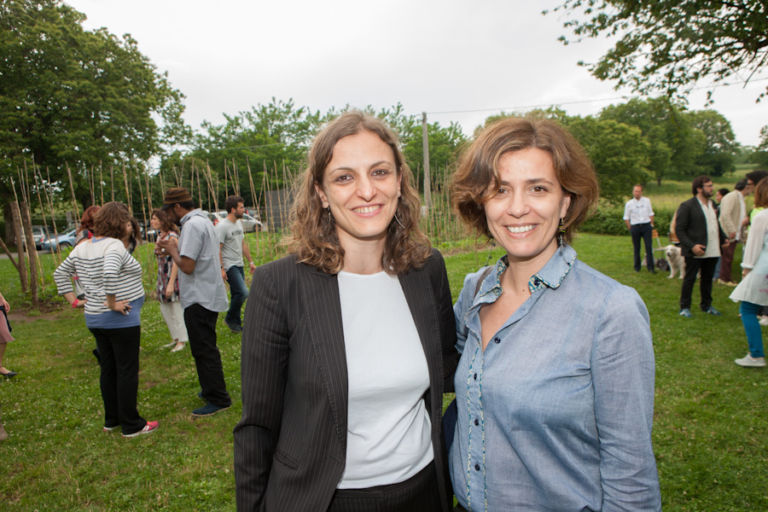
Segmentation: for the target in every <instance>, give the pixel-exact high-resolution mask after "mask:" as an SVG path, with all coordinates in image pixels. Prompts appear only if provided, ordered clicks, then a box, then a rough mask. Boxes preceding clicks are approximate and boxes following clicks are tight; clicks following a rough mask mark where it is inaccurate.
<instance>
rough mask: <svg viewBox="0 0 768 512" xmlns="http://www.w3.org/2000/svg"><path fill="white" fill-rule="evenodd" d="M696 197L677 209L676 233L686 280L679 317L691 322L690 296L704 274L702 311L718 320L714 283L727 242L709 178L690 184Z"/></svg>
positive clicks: (701, 285) (702, 280)
mask: <svg viewBox="0 0 768 512" xmlns="http://www.w3.org/2000/svg"><path fill="white" fill-rule="evenodd" d="M691 192H692V193H693V197H692V198H690V199H688V200H687V201H684V202H683V203H681V204H680V206H679V207H678V208H677V213H676V217H675V218H676V224H675V233H677V238H678V239H680V248H681V250H682V254H683V257H684V258H685V277H684V278H683V286H682V289H681V290H680V316H682V317H685V318H691V317H692V316H693V315H692V313H691V294H692V293H693V285H694V284H695V283H696V276H697V275H698V274H699V271H701V282H700V284H699V286H700V287H701V303H700V304H699V307H700V308H701V310H702V311H703V312H705V313H707V314H709V315H715V316H719V315H720V312H719V311H718V310H717V309H715V308H714V307H713V306H712V280H713V277H714V271H715V265H716V264H717V259H718V258H719V257H720V247H721V246H722V245H723V244H725V243H726V242H727V240H726V237H725V235H724V234H723V231H722V229H720V224H719V223H718V221H717V213H715V207H714V205H713V204H712V200H711V199H710V198H711V197H712V192H713V186H712V180H711V179H709V177H708V176H697V177H696V178H694V180H693V182H692V183H691Z"/></svg>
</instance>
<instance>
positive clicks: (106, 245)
mask: <svg viewBox="0 0 768 512" xmlns="http://www.w3.org/2000/svg"><path fill="white" fill-rule="evenodd" d="M75 275H77V277H78V280H79V282H80V285H81V286H82V287H83V290H84V291H85V298H86V300H87V301H88V302H86V303H85V313H86V315H99V314H102V313H108V312H111V310H110V309H109V308H107V306H105V305H104V303H105V302H106V300H107V294H109V295H114V296H115V300H117V301H121V300H129V301H134V300H137V299H140V298H143V297H144V286H143V285H142V282H141V265H140V264H139V262H138V261H136V260H135V259H134V258H133V256H131V255H130V254H129V253H128V251H127V250H126V249H125V246H124V245H123V242H121V241H120V240H117V239H115V238H92V239H91V240H87V241H85V242H82V243H81V244H79V245H77V246H76V247H75V248H74V249H72V252H70V253H69V256H67V259H65V260H64V261H62V262H61V265H59V267H58V268H57V269H56V271H55V272H54V273H53V280H54V281H55V282H56V287H57V288H58V290H59V295H64V294H65V293H68V292H72V291H73V289H72V281H71V279H72V277H73V276H75Z"/></svg>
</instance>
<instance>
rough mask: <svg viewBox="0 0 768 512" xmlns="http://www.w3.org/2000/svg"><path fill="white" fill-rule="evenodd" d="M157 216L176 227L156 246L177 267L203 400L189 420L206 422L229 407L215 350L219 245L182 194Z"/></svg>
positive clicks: (220, 293) (168, 198) (221, 306)
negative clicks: (175, 234) (200, 418)
mask: <svg viewBox="0 0 768 512" xmlns="http://www.w3.org/2000/svg"><path fill="white" fill-rule="evenodd" d="M163 210H165V211H166V212H167V213H168V216H169V217H170V218H171V219H173V220H175V221H176V222H180V224H181V236H180V237H179V239H178V241H177V240H176V239H175V238H173V237H170V238H168V239H166V240H162V241H159V242H158V243H157V245H158V247H160V249H161V250H164V251H167V252H168V254H169V255H170V256H171V257H172V258H173V261H174V262H175V263H176V265H178V267H179V270H181V272H180V273H179V293H180V300H181V307H182V308H183V309H184V324H185V325H186V327H187V332H188V333H189V348H190V350H191V352H192V356H193V357H194V358H195V366H196V367H197V378H198V380H199V381H200V387H201V388H202V391H201V393H200V397H201V398H202V399H203V400H205V402H206V404H205V405H204V406H203V407H200V408H197V409H195V410H194V411H192V415H193V416H210V415H212V414H216V413H217V412H219V411H220V410H222V409H226V408H227V407H229V406H230V405H232V399H231V398H230V397H229V393H227V386H226V383H225V382H224V371H223V369H222V366H221V354H220V353H219V348H218V346H217V345H216V320H217V318H218V316H219V312H221V311H226V309H227V290H226V288H225V287H224V283H223V281H222V279H221V274H220V268H221V263H220V260H219V241H218V238H217V237H216V233H214V230H213V224H212V223H211V221H210V220H208V217H207V216H206V215H205V213H203V211H202V210H200V209H199V208H195V203H194V201H193V200H192V196H191V195H190V194H189V192H188V191H187V189H185V188H171V189H168V191H167V192H166V193H165V198H164V199H163Z"/></svg>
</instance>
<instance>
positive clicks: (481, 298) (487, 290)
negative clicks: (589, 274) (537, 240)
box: [472, 245, 576, 307]
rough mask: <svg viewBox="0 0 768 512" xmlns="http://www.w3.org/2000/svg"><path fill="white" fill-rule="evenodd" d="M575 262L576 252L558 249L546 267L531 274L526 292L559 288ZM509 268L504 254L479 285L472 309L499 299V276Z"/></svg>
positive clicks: (532, 292)
mask: <svg viewBox="0 0 768 512" xmlns="http://www.w3.org/2000/svg"><path fill="white" fill-rule="evenodd" d="M575 261H576V251H575V250H574V249H573V247H571V246H570V245H563V246H561V247H558V249H557V251H555V254H553V255H552V257H551V258H549V261H547V263H546V265H544V267H543V268H542V269H541V270H539V271H538V272H536V273H535V274H533V275H532V276H531V277H530V279H529V280H528V290H529V291H530V292H531V295H533V294H534V293H535V292H537V291H539V290H541V289H542V288H545V287H546V288H552V289H555V288H559V287H560V285H561V284H562V282H563V279H565V276H567V275H568V273H569V272H570V271H571V268H573V263H574V262H575ZM507 267H509V259H508V258H507V255H506V254H505V255H504V256H502V257H501V258H499V260H498V261H497V262H496V265H495V266H494V267H493V270H492V271H490V272H488V273H487V275H486V276H485V278H484V279H483V283H482V284H481V285H480V289H479V290H478V293H477V296H476V297H475V300H474V301H473V304H472V305H473V307H474V306H477V305H479V304H486V303H490V302H495V301H496V300H497V299H498V298H499V297H501V292H502V288H501V275H502V274H503V273H504V271H505V270H507Z"/></svg>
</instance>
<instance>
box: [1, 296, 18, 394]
mask: <svg viewBox="0 0 768 512" xmlns="http://www.w3.org/2000/svg"><path fill="white" fill-rule="evenodd" d="M0 312H1V313H2V315H0V375H2V376H3V377H5V378H6V379H10V378H13V377H15V376H16V375H17V373H16V372H14V371H11V370H9V369H8V368H6V367H5V366H3V357H4V356H5V348H6V346H7V345H8V343H9V342H11V341H13V335H12V334H11V323H10V322H9V321H8V313H10V312H11V305H10V304H8V301H7V300H5V297H3V294H2V293H0Z"/></svg>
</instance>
